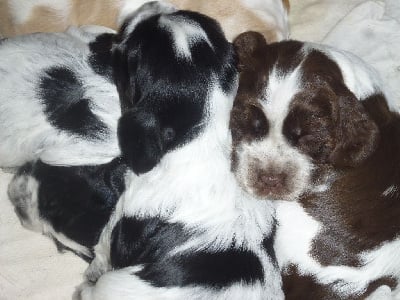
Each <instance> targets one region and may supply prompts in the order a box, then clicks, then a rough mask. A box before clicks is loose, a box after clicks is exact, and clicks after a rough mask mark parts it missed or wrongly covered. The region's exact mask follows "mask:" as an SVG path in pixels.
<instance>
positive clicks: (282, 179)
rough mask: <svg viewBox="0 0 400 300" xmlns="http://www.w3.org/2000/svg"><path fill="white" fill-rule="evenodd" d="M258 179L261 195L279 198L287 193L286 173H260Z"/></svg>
mask: <svg viewBox="0 0 400 300" xmlns="http://www.w3.org/2000/svg"><path fill="white" fill-rule="evenodd" d="M257 177H258V178H257V179H258V180H257V188H258V190H259V192H260V194H263V195H269V196H276V197H278V196H279V195H282V194H284V193H285V192H286V189H287V174H286V173H282V172H275V171H263V172H260V173H258V176H257Z"/></svg>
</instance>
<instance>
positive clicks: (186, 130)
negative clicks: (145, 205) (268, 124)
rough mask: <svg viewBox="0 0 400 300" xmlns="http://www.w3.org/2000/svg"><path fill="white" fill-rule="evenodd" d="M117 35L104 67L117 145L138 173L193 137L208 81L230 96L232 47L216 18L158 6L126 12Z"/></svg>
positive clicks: (204, 111)
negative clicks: (115, 108)
mask: <svg viewBox="0 0 400 300" xmlns="http://www.w3.org/2000/svg"><path fill="white" fill-rule="evenodd" d="M118 38H119V42H118V43H117V44H116V45H115V46H114V48H113V58H112V60H113V63H112V64H113V69H114V78H115V81H116V85H117V89H118V92H119V95H120V101H121V108H122V114H123V116H122V118H121V120H120V122H119V128H118V136H119V140H120V147H121V151H122V155H123V157H125V159H126V160H127V161H128V162H129V165H130V166H131V168H132V169H133V171H135V172H136V173H144V172H147V171H149V170H151V169H152V168H153V167H154V166H155V165H156V164H157V163H158V162H159V161H160V159H161V158H162V157H163V156H164V154H165V153H166V152H168V151H172V150H173V149H175V148H176V147H179V146H181V145H183V144H185V143H187V142H188V141H190V140H191V139H193V138H194V137H195V136H196V135H198V133H199V132H200V131H201V130H202V126H203V125H204V123H205V119H206V118H207V116H208V114H209V109H210V105H211V104H210V101H209V99H210V94H211V92H212V90H213V89H214V88H215V87H216V86H218V87H220V88H221V89H222V90H223V92H225V93H232V90H233V89H234V88H235V87H236V75H237V72H236V68H235V59H234V51H233V48H232V45H231V44H229V43H228V42H227V40H226V39H225V37H224V35H223V33H222V31H221V28H220V26H219V25H218V24H217V23H216V21H214V20H212V19H211V18H209V17H206V16H204V15H201V14H198V13H194V12H188V11H175V10H174V9H172V8H171V7H170V6H166V7H164V5H163V4H160V3H149V4H146V5H145V6H143V7H142V8H141V9H139V11H138V12H137V13H135V14H133V15H131V16H129V17H128V19H127V20H126V21H125V23H124V25H123V26H122V28H121V31H120V33H119V35H118Z"/></svg>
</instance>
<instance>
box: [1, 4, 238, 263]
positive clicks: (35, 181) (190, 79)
mask: <svg viewBox="0 0 400 300" xmlns="http://www.w3.org/2000/svg"><path fill="white" fill-rule="evenodd" d="M161 12H163V14H162V15H160V13H161ZM168 12H170V14H168ZM192 20H193V22H195V23H193V24H194V25H192V24H191V21H192ZM177 28H179V29H180V30H178V29H177ZM203 28H204V29H203ZM104 37H108V36H107V35H105V36H103V35H102V36H99V37H98V38H99V40H101V39H103V38H104ZM115 40H118V41H119V42H118V44H115V46H114V48H113V58H112V61H113V68H114V75H115V78H116V82H117V86H118V90H119V91H120V95H121V106H122V111H123V116H122V117H121V118H120V120H119V125H118V136H119V140H120V143H119V144H120V146H121V153H122V157H121V158H118V159H114V160H113V161H111V162H110V163H106V164H103V165H96V166H87V165H83V166H68V167H60V166H54V165H49V164H46V163H44V162H42V161H39V162H31V163H29V164H28V165H27V166H24V167H22V168H21V169H20V170H19V172H18V174H17V175H16V176H15V177H14V178H13V180H12V182H11V183H10V186H9V198H10V199H11V202H12V203H13V204H14V206H15V210H16V212H17V215H18V216H19V218H20V220H21V223H22V224H23V225H24V226H25V227H27V228H31V229H33V230H36V231H39V232H42V233H44V234H46V235H49V236H51V237H52V238H53V239H55V240H56V241H57V242H58V243H60V244H62V245H64V246H65V247H67V248H68V249H70V250H72V251H74V252H76V253H78V254H80V256H83V257H84V258H86V259H87V260H90V259H91V258H92V253H91V251H92V250H93V249H92V248H93V246H94V244H95V243H96V242H97V239H98V236H99V234H100V232H101V230H102V229H103V227H104V225H105V222H107V221H108V219H109V216H110V215H111V212H112V211H113V209H114V206H115V203H116V201H117V199H118V198H119V196H120V194H121V193H122V191H123V190H124V184H123V177H124V173H125V171H126V169H127V167H128V166H129V168H130V169H131V170H133V171H135V172H136V173H137V174H140V173H144V172H147V171H149V170H150V169H151V168H152V167H153V166H154V165H156V164H157V163H158V161H159V160H160V159H161V157H162V155H163V154H165V153H166V152H168V151H171V150H173V149H174V148H175V147H177V146H178V145H181V144H184V143H185V140H186V139H189V138H190V137H192V136H196V135H197V134H198V132H199V131H200V130H201V128H202V126H203V125H202V119H203V115H204V114H207V112H206V111H205V107H204V103H203V102H204V99H205V98H206V95H207V90H208V89H209V86H211V85H212V84H213V80H219V82H221V83H222V84H223V86H224V88H225V87H226V88H227V87H230V86H231V85H233V83H234V80H235V76H234V75H235V74H236V71H235V69H234V68H233V67H232V64H233V62H231V61H230V60H229V59H232V54H231V53H230V52H229V50H230V49H231V48H230V45H229V44H228V43H227V42H226V41H225V40H224V39H222V38H221V32H220V28H219V26H218V25H217V24H216V23H215V22H214V21H212V20H211V19H209V18H207V17H205V16H202V15H199V14H192V13H190V12H184V11H182V12H175V10H173V9H172V10H171V7H169V6H165V5H160V4H157V3H148V4H145V5H144V6H143V7H142V8H141V9H139V10H138V11H137V12H136V13H135V14H134V15H132V16H131V17H130V18H128V21H127V22H126V23H125V24H124V26H123V28H122V29H121V32H120V33H119V34H118V36H117V37H115ZM178 40H179V42H178ZM155 43H157V44H158V45H161V46H160V47H155V46H154V45H155ZM92 45H93V44H92ZM208 45H210V46H208ZM211 46H212V47H215V48H218V49H219V52H216V53H215V54H213V59H203V58H202V55H209V52H210V48H209V47H211ZM132 53H136V54H135V55H132ZM226 53H228V54H229V55H230V56H229V59H227V58H224V55H225V54H226ZM153 57H157V58H160V57H162V58H163V59H162V61H158V60H155V59H153ZM106 61H107V60H106ZM226 62H228V63H226ZM219 74H222V75H224V77H223V78H218V77H217V75H219ZM225 74H226V75H225ZM222 75H221V76H222ZM167 97H168V98H167ZM188 99H189V100H188ZM168 100H170V101H168ZM71 147H72V146H71ZM106 150H107V149H105V151H106ZM111 154H112V153H111ZM142 154H145V156H146V157H145V156H143V155H142ZM58 162H59V161H56V163H58ZM66 220H68V222H66Z"/></svg>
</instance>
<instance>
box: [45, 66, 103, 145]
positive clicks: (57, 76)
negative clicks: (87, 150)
mask: <svg viewBox="0 0 400 300" xmlns="http://www.w3.org/2000/svg"><path fill="white" fill-rule="evenodd" d="M39 81H40V83H39V87H38V89H39V90H38V96H39V97H40V98H41V100H42V102H43V104H44V112H45V114H46V117H47V118H48V120H49V122H50V123H51V124H52V125H53V126H54V127H56V128H58V129H61V130H65V131H67V132H70V133H73V134H77V135H80V136H85V137H88V138H98V137H99V136H100V133H101V132H103V131H105V130H106V129H107V127H106V125H105V124H104V123H102V122H101V121H100V120H99V119H98V118H97V117H96V116H95V115H94V114H93V112H92V110H91V107H90V105H91V104H90V101H91V99H88V98H86V97H85V94H84V93H85V88H84V87H83V85H82V82H81V81H80V79H79V77H78V75H77V74H76V73H74V72H73V71H71V70H70V69H68V68H66V67H63V66H54V67H51V68H49V69H47V70H46V71H45V72H44V74H43V75H42V76H41V78H40V79H39Z"/></svg>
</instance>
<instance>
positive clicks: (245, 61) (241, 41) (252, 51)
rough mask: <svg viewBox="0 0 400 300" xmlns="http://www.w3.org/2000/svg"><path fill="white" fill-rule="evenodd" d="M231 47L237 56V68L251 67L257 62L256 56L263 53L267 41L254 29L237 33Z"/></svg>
mask: <svg viewBox="0 0 400 300" xmlns="http://www.w3.org/2000/svg"><path fill="white" fill-rule="evenodd" d="M233 47H234V49H235V51H236V54H237V56H238V61H239V63H238V69H239V71H243V70H245V69H253V68H255V67H256V66H257V64H258V63H259V60H258V57H259V56H260V55H261V56H263V55H265V49H266V48H267V42H266V40H265V38H264V36H263V35H262V34H261V33H259V32H255V31H247V32H243V33H241V34H239V35H238V36H237V37H236V38H235V40H234V41H233Z"/></svg>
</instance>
